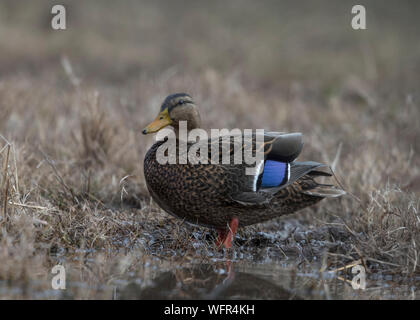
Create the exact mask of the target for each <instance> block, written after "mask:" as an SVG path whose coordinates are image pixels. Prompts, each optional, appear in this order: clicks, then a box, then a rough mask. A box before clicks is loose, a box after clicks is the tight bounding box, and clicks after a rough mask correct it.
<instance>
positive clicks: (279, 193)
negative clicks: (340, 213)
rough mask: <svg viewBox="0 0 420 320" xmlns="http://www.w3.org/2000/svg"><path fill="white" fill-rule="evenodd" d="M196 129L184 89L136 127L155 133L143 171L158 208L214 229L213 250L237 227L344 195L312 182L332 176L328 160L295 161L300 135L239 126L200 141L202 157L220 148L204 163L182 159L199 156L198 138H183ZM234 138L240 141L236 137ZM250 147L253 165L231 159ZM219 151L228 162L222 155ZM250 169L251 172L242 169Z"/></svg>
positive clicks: (193, 110)
mask: <svg viewBox="0 0 420 320" xmlns="http://www.w3.org/2000/svg"><path fill="white" fill-rule="evenodd" d="M166 127H168V128H166ZM164 128H165V129H166V131H165V130H163V129H164ZM197 129H202V128H201V117H200V112H199V109H198V107H197V105H196V104H195V102H194V100H193V98H192V97H191V96H190V95H189V94H187V93H174V94H170V95H169V96H167V97H166V99H164V101H163V103H162V104H161V106H160V109H159V112H158V115H157V117H156V118H155V119H154V121H152V122H151V123H150V124H149V125H147V126H146V127H145V128H144V130H143V132H142V133H143V134H152V133H157V138H158V139H157V141H156V142H155V143H154V144H153V145H152V146H151V147H150V149H149V150H148V151H147V153H146V155H145V158H144V177H145V181H146V185H147V189H148V191H149V193H150V195H151V197H152V198H153V200H154V201H155V202H156V203H157V204H158V205H159V206H160V207H161V208H162V209H163V210H164V211H166V212H167V213H169V214H170V215H173V216H175V217H177V218H179V219H182V220H183V221H186V222H188V223H190V224H193V225H199V226H204V227H207V228H211V229H216V230H217V238H216V245H217V246H218V247H219V248H221V247H222V246H223V247H224V248H226V249H230V248H232V242H233V239H234V237H235V234H236V232H237V230H238V228H241V227H245V226H249V225H253V224H257V223H262V222H265V221H268V220H272V219H274V218H277V217H280V216H284V215H289V214H292V213H295V212H297V211H299V210H302V209H303V208H306V207H309V206H312V205H314V204H316V203H318V202H319V201H321V200H323V199H325V198H335V197H339V196H342V195H344V194H345V191H344V190H343V189H342V188H340V187H339V186H336V185H334V184H331V183H328V184H327V183H321V182H318V181H316V178H318V177H322V178H323V179H322V180H323V181H322V182H325V181H324V180H326V179H330V180H331V177H332V176H333V173H332V170H331V168H330V167H329V166H327V165H325V164H322V163H319V162H315V161H297V160H296V158H297V157H298V156H299V154H300V153H301V151H302V148H303V138H302V134H301V133H296V132H295V133H284V132H277V131H266V130H263V133H262V134H260V135H258V134H256V133H253V134H247V135H245V133H243V132H242V133H240V134H238V133H236V135H235V134H232V135H231V136H229V137H228V138H226V135H225V136H223V135H221V136H219V137H213V136H212V137H211V138H208V137H207V138H206V139H205V138H203V139H202V140H203V141H201V140H200V143H201V146H205V145H207V146H206V147H207V148H203V152H202V153H203V155H205V154H206V152H209V150H212V146H214V145H215V143H218V145H217V146H218V148H219V149H217V147H216V148H214V150H219V154H217V153H216V156H215V158H210V157H212V156H213V155H210V154H209V158H208V159H211V160H212V161H205V160H206V159H205V158H204V157H203V158H200V160H199V161H197V158H194V157H189V156H188V157H182V155H183V154H185V152H187V153H188V155H189V154H190V153H189V152H190V151H191V154H194V155H197V154H201V149H200V151H197V143H194V141H189V139H188V138H187V141H185V132H183V131H187V133H188V134H189V133H193V132H195V131H197ZM182 130H183V131H182ZM158 136H160V137H158ZM238 136H239V137H240V138H243V139H236V138H238ZM162 137H163V138H162ZM187 137H188V135H187ZM258 141H260V142H261V143H259V144H258V143H257V142H258ZM169 142H171V143H173V144H174V147H173V148H171V147H168V146H165V144H167V143H169ZM182 146H184V147H183V148H181V147H182ZM249 146H250V148H251V149H252V151H253V152H254V154H256V153H255V152H256V151H261V153H260V154H261V156H260V157H259V158H258V157H255V159H256V160H255V163H254V164H253V167H252V166H251V165H250V164H248V163H245V162H244V161H242V162H239V163H237V162H235V161H232V158H234V154H235V152H236V151H235V148H236V147H239V148H238V149H239V150H241V148H242V150H244V149H245V147H249ZM181 149H182V150H181ZM206 149H207V151H206ZM162 150H164V151H162ZM214 150H212V151H214ZM225 150H228V151H227V152H228V155H229V158H228V161H223V159H222V155H223V154H224V152H225ZM169 153H175V155H174V158H172V159H175V161H172V162H171V161H166V162H164V161H162V159H159V156H162V155H166V156H168V157H169ZM213 160H222V161H213ZM257 162H258V163H257ZM251 167H252V168H254V170H248V169H250V168H251ZM252 168H251V169H252ZM326 169H329V171H328V170H326ZM327 182H330V181H327Z"/></svg>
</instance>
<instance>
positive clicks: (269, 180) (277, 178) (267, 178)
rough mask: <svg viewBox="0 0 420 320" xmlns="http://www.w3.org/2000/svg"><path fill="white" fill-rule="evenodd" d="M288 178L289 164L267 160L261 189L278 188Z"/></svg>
mask: <svg viewBox="0 0 420 320" xmlns="http://www.w3.org/2000/svg"><path fill="white" fill-rule="evenodd" d="M286 177H287V163H284V162H279V161H273V160H267V161H266V162H265V164H264V172H263V176H262V180H261V187H265V188H269V187H277V186H279V185H281V184H282V183H283V182H284V181H285V180H286Z"/></svg>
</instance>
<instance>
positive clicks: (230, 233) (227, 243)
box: [216, 218, 239, 249]
mask: <svg viewBox="0 0 420 320" xmlns="http://www.w3.org/2000/svg"><path fill="white" fill-rule="evenodd" d="M238 225H239V220H238V218H233V219H232V221H230V223H229V229H228V230H223V229H221V230H217V241H216V245H217V246H218V247H220V246H221V245H222V244H223V246H224V247H225V248H226V249H230V248H232V240H233V238H234V237H235V234H236V231H237V230H238Z"/></svg>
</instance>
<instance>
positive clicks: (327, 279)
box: [0, 256, 420, 300]
mask: <svg viewBox="0 0 420 320" xmlns="http://www.w3.org/2000/svg"><path fill="white" fill-rule="evenodd" d="M127 257H129V256H126V258H122V259H119V262H118V264H116V265H115V266H112V267H109V266H107V264H106V263H103V264H101V258H98V257H95V258H92V257H90V258H89V259H84V261H83V262H81V261H75V260H77V259H74V257H73V259H72V260H73V262H72V263H65V264H63V265H65V266H66V273H67V279H66V289H65V290H54V289H52V287H51V279H52V277H53V275H51V276H50V277H49V278H48V279H44V280H31V281H29V282H27V283H14V282H10V281H7V282H6V281H1V282H0V298H25V299H293V300H294V299H418V298H419V296H418V293H417V290H418V284H419V283H420V277H418V276H417V278H404V277H401V276H395V275H394V276H391V275H379V274H367V275H366V288H365V289H364V290H363V289H359V290H355V289H353V287H352V285H351V277H352V276H353V275H352V274H351V272H349V273H347V274H335V273H331V272H323V273H319V272H318V271H315V270H301V269H299V270H298V269H296V268H294V267H291V266H290V264H289V265H288V264H279V263H266V264H262V263H248V262H242V261H235V262H232V261H230V260H224V259H219V260H216V259H214V261H213V262H211V263H208V262H206V263H203V264H199V263H187V264H185V263H183V264H179V263H176V262H173V261H172V262H171V261H167V260H163V259H159V258H154V257H143V258H142V259H141V260H138V261H136V260H135V259H134V258H132V257H131V258H127ZM124 259H126V260H125V261H124Z"/></svg>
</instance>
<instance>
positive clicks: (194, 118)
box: [143, 93, 201, 134]
mask: <svg viewBox="0 0 420 320" xmlns="http://www.w3.org/2000/svg"><path fill="white" fill-rule="evenodd" d="M180 121H187V129H188V130H192V129H195V128H199V127H200V124H201V120H200V113H199V112H198V108H197V106H196V105H195V104H194V102H193V100H192V98H191V96H190V95H188V94H186V93H174V94H171V95H169V96H167V97H166V99H165V100H164V101H163V103H162V106H161V107H160V112H159V114H158V115H157V117H156V119H155V120H154V121H153V122H152V123H150V124H149V125H148V126H147V127H146V128H144V130H143V134H149V133H154V132H158V131H159V130H160V129H163V128H165V127H166V126H172V127H174V129H175V130H178V128H179V122H180Z"/></svg>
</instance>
